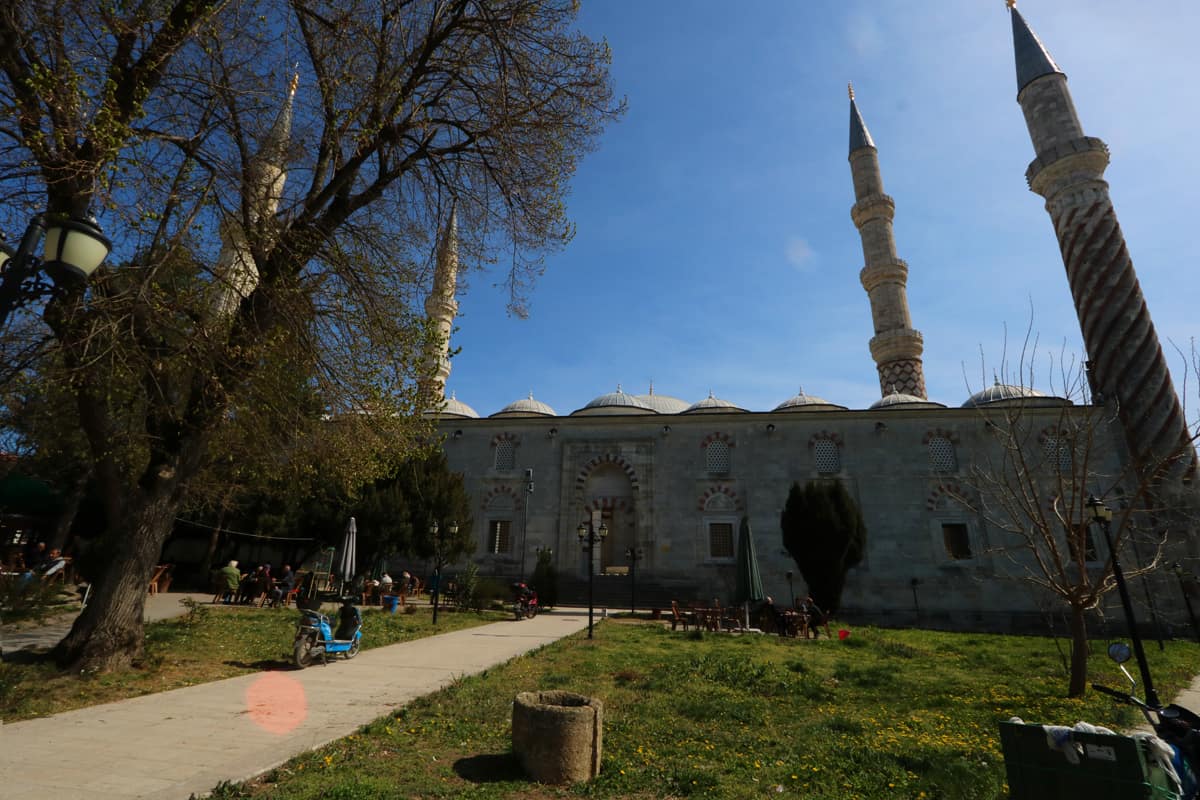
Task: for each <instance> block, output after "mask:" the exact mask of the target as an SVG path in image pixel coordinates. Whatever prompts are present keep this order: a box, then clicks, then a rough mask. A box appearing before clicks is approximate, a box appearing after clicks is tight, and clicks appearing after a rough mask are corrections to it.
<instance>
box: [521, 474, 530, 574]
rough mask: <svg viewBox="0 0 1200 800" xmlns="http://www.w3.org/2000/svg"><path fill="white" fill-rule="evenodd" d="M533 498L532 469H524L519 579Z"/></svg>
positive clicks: (522, 567)
mask: <svg viewBox="0 0 1200 800" xmlns="http://www.w3.org/2000/svg"><path fill="white" fill-rule="evenodd" d="M531 499H533V470H531V469H527V470H525V502H524V504H523V513H524V519H522V521H521V580H522V581H523V580H525V545H526V543H527V542H528V541H529V501H530V500H531Z"/></svg>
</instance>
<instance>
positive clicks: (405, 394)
mask: <svg viewBox="0 0 1200 800" xmlns="http://www.w3.org/2000/svg"><path fill="white" fill-rule="evenodd" d="M576 11H577V8H576V4H575V3H572V2H568V1H567V0H444V1H443V2H428V3H406V4H405V3H402V4H395V3H389V2H383V0H339V1H338V2H336V3H332V2H325V1H324V0H228V2H217V0H188V2H169V0H152V1H151V2H146V3H136V4H115V5H114V4H110V3H101V4H82V5H77V6H71V7H70V8H67V7H66V6H64V5H63V4H62V3H61V2H56V1H55V0H17V1H16V2H12V3H8V4H6V5H5V6H4V8H3V10H0V40H2V41H3V43H4V47H2V48H0V133H2V134H3V136H2V137H0V138H3V140H4V141H5V146H4V147H3V148H0V227H4V228H8V229H10V230H11V229H13V228H23V227H24V222H23V220H25V219H28V217H29V215H30V214H31V212H33V211H43V210H44V211H46V212H47V213H49V214H51V215H79V216H82V215H84V214H86V213H87V212H88V211H89V210H94V211H96V212H98V215H99V217H100V221H101V223H102V224H103V225H104V227H105V229H106V230H107V231H108V232H109V234H110V236H112V238H113V240H114V246H115V249H114V256H113V257H112V258H111V259H110V262H111V263H121V262H128V263H125V264H123V265H122V266H121V267H119V268H116V269H112V270H108V269H101V270H100V271H99V272H98V274H96V275H94V276H93V279H92V280H91V281H90V283H88V284H87V285H84V284H82V283H80V282H78V281H75V280H72V279H70V278H69V277H66V276H61V275H58V276H52V277H53V278H54V280H55V283H56V285H57V286H56V288H57V292H56V293H55V294H54V295H53V297H52V299H50V300H49V301H48V302H47V303H46V305H45V306H44V308H40V307H38V306H37V305H36V304H35V305H34V306H31V307H29V308H27V309H26V311H25V312H24V313H23V314H21V315H18V319H17V320H15V324H16V325H18V326H21V325H40V323H39V322H38V321H37V320H36V318H35V316H34V315H36V314H37V313H38V312H39V311H40V312H41V318H42V320H44V325H45V327H44V328H43V329H41V330H43V331H45V334H44V338H45V339H46V344H45V347H44V348H42V349H35V350H34V352H37V353H39V354H44V355H45V357H46V358H53V359H56V360H57V361H58V362H60V363H61V365H62V373H61V374H57V373H56V374H55V375H54V377H53V379H54V380H56V381H61V382H63V384H64V385H65V386H67V387H69V392H70V394H71V396H72V399H73V402H72V404H71V406H72V408H73V409H74V413H75V419H74V420H64V421H63V424H64V425H71V424H74V426H75V427H77V428H78V429H79V430H80V431H81V432H82V433H83V435H84V437H85V439H86V441H87V453H88V456H87V461H88V462H90V468H91V471H92V475H93V479H94V480H95V481H96V484H97V486H98V490H99V494H100V496H101V497H102V499H103V502H104V506H105V510H106V515H105V516H106V518H107V520H108V525H109V529H110V530H109V531H107V532H106V536H108V539H107V540H108V541H110V542H112V551H111V564H110V566H109V567H108V568H107V569H106V570H105V571H104V573H103V574H102V575H100V576H97V580H96V587H95V591H94V592H93V595H92V598H91V600H90V602H89V604H88V607H87V609H85V611H84V612H83V613H82V614H81V615H80V616H79V618H78V619H77V620H76V622H75V625H74V627H73V629H72V631H71V632H70V634H69V635H68V636H67V638H66V639H64V640H63V642H62V643H60V645H59V647H58V648H57V649H56V653H55V655H56V657H57V659H58V661H59V663H60V664H62V665H63V666H64V667H70V668H72V669H83V670H87V671H92V670H103V669H116V668H121V667H124V666H127V665H128V664H130V663H131V662H132V661H133V660H135V659H137V658H138V657H139V655H140V654H141V652H142V647H143V639H144V637H143V632H142V609H143V606H144V602H145V594H146V592H145V587H146V583H147V581H148V580H149V577H150V575H151V574H152V571H153V569H154V565H155V563H156V562H157V560H158V558H159V554H160V552H161V548H162V544H163V541H164V539H165V537H166V535H167V533H168V532H169V530H170V528H171V525H172V522H173V520H174V519H175V517H176V516H177V514H178V512H179V510H180V508H182V506H183V504H184V502H185V499H186V496H187V493H188V490H189V486H190V484H191V482H192V481H193V480H195V479H196V478H197V477H198V475H199V474H200V472H201V470H202V469H203V467H204V466H205V464H206V462H207V461H208V458H209V454H210V452H212V449H211V448H212V446H213V445H214V444H215V443H218V442H220V441H221V434H222V432H223V431H224V430H226V429H227V426H230V425H232V424H233V420H235V419H236V418H238V415H249V414H254V415H257V416H258V418H259V419H260V420H261V421H262V422H264V423H267V424H266V425H264V426H262V427H263V428H274V429H276V430H279V431H283V432H287V431H288V430H289V429H291V428H292V427H293V424H299V423H298V421H299V420H300V419H301V418H302V415H301V414H299V413H297V411H296V409H293V408H290V407H287V406H286V405H284V404H280V403H279V402H278V401H279V396H278V395H277V393H276V389H277V388H278V386H279V385H280V382H282V381H286V380H287V378H288V377H289V376H288V374H287V369H286V366H287V365H290V364H296V365H299V372H300V373H301V374H303V375H304V376H305V378H306V379H307V380H309V381H310V382H311V385H312V388H313V390H314V392H315V395H316V396H318V397H320V398H321V402H322V405H323V406H324V407H325V409H326V411H327V413H328V414H329V415H331V416H332V417H335V418H339V419H342V420H345V423H344V424H340V425H338V426H336V428H331V430H332V431H333V433H331V434H329V436H328V438H326V439H324V441H323V444H324V445H325V446H326V447H328V448H330V451H329V452H330V453H331V452H332V451H333V450H334V449H336V450H337V451H338V452H339V453H340V454H341V457H340V458H331V459H328V461H327V463H336V464H340V465H341V472H342V474H343V475H344V478H345V480H344V481H343V483H344V484H345V485H346V486H354V485H359V484H361V483H362V482H363V481H364V480H369V479H370V478H372V477H375V476H378V475H382V474H387V472H388V471H389V470H390V469H391V468H392V467H393V466H394V464H395V461H396V459H397V458H398V457H399V458H402V457H403V456H404V455H405V454H406V452H407V451H408V450H409V449H410V448H411V446H412V444H413V443H414V442H417V441H420V440H421V439H422V438H423V437H424V436H425V434H426V431H427V429H426V427H425V426H423V425H421V424H419V419H420V418H419V415H418V414H417V413H416V412H417V411H419V410H420V409H419V408H417V407H416V403H417V400H416V391H415V385H416V382H417V381H416V379H417V378H418V377H419V375H418V373H419V369H420V368H419V366H418V365H419V364H420V363H421V353H422V351H423V350H424V348H425V346H426V344H427V342H428V339H429V335H428V333H429V329H428V328H427V326H426V325H425V324H424V319H423V313H422V311H421V309H420V308H419V305H418V299H419V297H420V295H421V292H422V290H423V289H424V288H425V287H427V285H428V283H429V278H430V270H429V263H430V261H431V254H432V252H433V249H434V243H433V242H434V238H435V237H434V234H435V233H436V232H437V231H438V230H441V229H442V228H443V227H444V226H445V223H446V221H447V219H448V215H449V209H450V207H451V205H454V206H455V207H456V208H457V214H458V219H459V222H460V226H461V230H462V233H463V239H462V242H461V249H462V252H463V253H464V254H465V256H466V257H467V258H466V259H465V260H468V261H471V262H474V263H486V262H488V261H489V260H491V259H493V258H494V254H496V253H504V255H505V259H506V264H507V268H506V274H505V277H504V278H503V282H504V283H505V284H506V285H507V286H508V288H509V290H510V305H511V307H512V308H513V309H514V310H515V311H517V312H518V313H520V312H522V311H523V310H524V305H523V290H524V288H525V287H526V286H527V285H528V283H529V281H530V280H532V278H533V277H535V276H536V275H537V274H538V272H539V271H540V268H541V258H542V256H543V254H544V253H546V252H547V251H550V250H553V249H555V248H558V247H561V246H563V245H565V244H566V242H567V241H568V240H569V239H570V237H571V235H572V228H571V225H570V223H569V222H568V220H567V219H566V216H565V208H564V205H563V198H564V195H565V193H566V191H567V186H568V181H569V179H570V177H571V175H572V173H573V171H574V169H575V166H576V163H577V161H578V159H579V158H580V157H581V156H582V155H583V154H584V153H586V152H587V151H588V150H589V149H590V148H591V147H592V146H593V145H594V143H595V140H596V138H597V136H598V135H599V133H600V131H601V130H602V128H603V126H604V124H606V123H607V122H608V121H610V120H612V119H614V118H615V117H616V116H617V115H618V114H619V113H620V111H621V106H620V104H617V103H614V101H613V97H612V92H611V88H610V85H609V74H608V59H609V53H608V49H607V47H606V46H605V45H604V44H603V43H596V42H592V41H589V40H588V39H587V38H586V37H584V36H582V35H581V34H579V33H578V31H577V30H575V28H574V18H575V14H576ZM297 61H298V62H299V77H300V81H299V89H298V91H296V93H295V96H294V101H289V102H287V103H284V102H281V101H280V99H279V98H280V95H281V94H282V91H281V87H282V85H283V84H284V83H286V81H287V76H285V75H283V74H280V71H281V70H282V69H290V67H291V65H292V64H293V63H296V62H297ZM284 65H287V66H286V67H285V66H284ZM277 70H279V71H277ZM281 109H282V110H281ZM285 123H286V124H285ZM223 245H224V251H222V246H223ZM40 341H41V340H38V342H39V343H40ZM5 344H6V343H5ZM5 344H0V347H4V346H5ZM39 347H40V344H39ZM24 352H25V353H28V352H30V351H29V350H28V348H27V349H26V350H25V351H24ZM45 374H46V375H47V376H49V375H50V373H49V372H46V373H45ZM271 444H272V443H271V442H269V441H257V440H256V441H255V442H254V445H255V446H258V447H262V448H264V449H266V450H267V452H270V451H271ZM327 454H328V453H327ZM424 513H425V512H421V511H418V510H414V513H413V516H414V518H415V517H418V516H421V515H422V514H424ZM425 521H427V520H422V522H425ZM422 529H423V526H422V528H421V529H419V530H422ZM418 534H419V531H418ZM426 544H427V543H426ZM416 546H417V547H418V549H421V548H424V549H428V548H427V547H426V546H425V545H424V544H422V543H421V540H420V539H419V538H418V540H417V545H416Z"/></svg>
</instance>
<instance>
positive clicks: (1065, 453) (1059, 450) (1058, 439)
mask: <svg viewBox="0 0 1200 800" xmlns="http://www.w3.org/2000/svg"><path fill="white" fill-rule="evenodd" d="M1042 452H1043V453H1045V455H1046V463H1047V464H1048V465H1049V466H1050V468H1051V469H1054V470H1057V471H1058V472H1060V473H1063V474H1068V473H1070V472H1071V440H1070V439H1068V438H1066V437H1065V436H1059V435H1056V434H1046V435H1045V436H1043V437H1042Z"/></svg>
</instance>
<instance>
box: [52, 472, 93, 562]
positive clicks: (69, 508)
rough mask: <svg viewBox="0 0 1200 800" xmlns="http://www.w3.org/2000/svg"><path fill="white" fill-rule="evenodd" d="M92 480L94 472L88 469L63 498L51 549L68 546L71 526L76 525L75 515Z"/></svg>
mask: <svg viewBox="0 0 1200 800" xmlns="http://www.w3.org/2000/svg"><path fill="white" fill-rule="evenodd" d="M91 480H92V472H91V470H86V471H84V472H83V473H82V474H80V475H79V476H78V477H77V478H76V479H75V481H74V483H72V484H71V491H70V492H69V493H68V494H67V496H66V498H65V499H64V500H63V504H62V509H61V510H59V512H58V516H57V517H56V518H55V520H54V532H53V533H51V534H50V544H49V547H50V548H51V549H55V548H57V549H59V550H62V549H64V548H66V546H67V536H69V535H70V533H71V528H72V527H73V526H74V525H75V515H76V514H78V513H79V504H80V503H82V502H83V497H84V495H86V494H87V488H88V484H89V483H91Z"/></svg>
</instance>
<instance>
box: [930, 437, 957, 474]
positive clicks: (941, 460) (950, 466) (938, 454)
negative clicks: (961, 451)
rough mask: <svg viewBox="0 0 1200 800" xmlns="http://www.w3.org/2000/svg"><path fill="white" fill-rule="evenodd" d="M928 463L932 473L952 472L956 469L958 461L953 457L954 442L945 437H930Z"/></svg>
mask: <svg viewBox="0 0 1200 800" xmlns="http://www.w3.org/2000/svg"><path fill="white" fill-rule="evenodd" d="M929 463H930V466H932V467H933V471H934V472H954V471H955V470H956V469H958V459H957V458H955V456H954V442H952V441H950V440H949V439H947V438H946V437H945V436H933V437H931V438H930V439H929Z"/></svg>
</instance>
